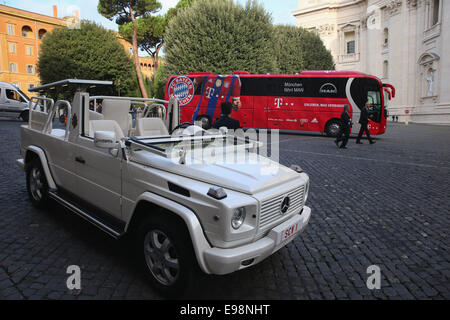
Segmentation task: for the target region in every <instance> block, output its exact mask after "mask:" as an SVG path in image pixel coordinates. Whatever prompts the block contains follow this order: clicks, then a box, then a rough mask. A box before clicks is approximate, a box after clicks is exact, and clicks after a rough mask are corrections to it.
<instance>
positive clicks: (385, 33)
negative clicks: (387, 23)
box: [383, 28, 389, 47]
mask: <svg viewBox="0 0 450 320" xmlns="http://www.w3.org/2000/svg"><path fill="white" fill-rule="evenodd" d="M383 35H384V41H383V46H385V47H387V46H388V45H389V29H388V28H384V32H383Z"/></svg>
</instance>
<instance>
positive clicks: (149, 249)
mask: <svg viewBox="0 0 450 320" xmlns="http://www.w3.org/2000/svg"><path fill="white" fill-rule="evenodd" d="M136 239H137V244H136V248H138V250H139V251H138V257H139V260H140V263H141V265H142V268H143V271H144V273H145V275H146V277H147V278H148V280H149V282H150V284H151V285H152V287H153V288H154V289H155V290H157V291H158V292H159V293H160V294H161V295H163V296H164V297H168V298H179V297H182V296H183V295H184V294H185V293H186V292H187V291H188V290H189V289H190V288H192V284H193V282H194V280H195V278H196V277H197V274H198V271H199V267H198V263H197V259H196V258H195V254H194V249H193V247H192V241H191V239H190V237H189V234H188V231H187V229H186V227H185V225H184V223H182V222H180V221H179V220H178V219H177V218H174V217H172V216H170V213H161V214H152V216H151V217H149V218H147V219H145V220H143V221H142V223H141V226H140V227H139V229H138V232H137V237H136Z"/></svg>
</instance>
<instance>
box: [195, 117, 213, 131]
mask: <svg viewBox="0 0 450 320" xmlns="http://www.w3.org/2000/svg"><path fill="white" fill-rule="evenodd" d="M197 121H201V123H202V125H201V127H202V128H203V129H205V130H209V129H211V127H212V124H211V120H210V119H209V117H206V116H200V117H197Z"/></svg>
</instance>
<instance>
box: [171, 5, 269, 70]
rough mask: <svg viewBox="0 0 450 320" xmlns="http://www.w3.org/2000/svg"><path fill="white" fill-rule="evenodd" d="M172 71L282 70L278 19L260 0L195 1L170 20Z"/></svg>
mask: <svg viewBox="0 0 450 320" xmlns="http://www.w3.org/2000/svg"><path fill="white" fill-rule="evenodd" d="M165 41H166V46H165V53H166V54H165V58H166V60H167V66H166V68H167V72H168V74H184V73H188V72H193V71H203V72H214V73H222V74H226V73H231V72H233V71H235V70H246V71H249V72H251V73H267V72H275V71H276V69H277V68H276V63H275V59H273V43H274V41H275V39H274V29H273V26H272V18H271V16H270V14H269V13H267V12H266V11H265V10H264V8H263V7H262V6H261V5H260V4H259V3H258V2H257V1H249V2H248V3H247V5H246V6H245V7H242V6H241V5H239V4H237V3H235V2H234V1H232V0H195V1H194V3H193V4H192V6H190V7H187V8H184V9H182V10H180V11H179V12H178V13H177V14H176V16H175V17H173V19H171V21H170V22H169V25H168V27H167V31H166V35H165Z"/></svg>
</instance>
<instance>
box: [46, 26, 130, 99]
mask: <svg viewBox="0 0 450 320" xmlns="http://www.w3.org/2000/svg"><path fill="white" fill-rule="evenodd" d="M38 70H39V76H40V79H41V83H51V82H55V81H59V80H63V79H69V78H71V79H90V80H108V81H113V82H114V85H115V87H114V92H117V89H118V88H117V86H116V85H117V84H118V82H119V80H120V90H121V92H123V93H125V94H126V93H130V92H134V91H135V89H136V86H137V83H136V74H135V72H134V67H133V62H132V61H131V59H130V58H129V57H128V55H127V53H126V52H125V50H124V48H123V46H122V44H121V43H120V42H119V41H118V40H117V37H116V35H115V33H114V32H112V31H109V30H106V29H104V28H103V27H101V26H99V25H97V24H95V23H92V22H89V21H82V22H81V28H80V29H68V28H57V29H54V30H53V31H52V32H51V33H48V35H47V36H46V37H45V38H44V39H43V40H42V44H41V48H40V52H39V60H38ZM111 93H112V92H111Z"/></svg>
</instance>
